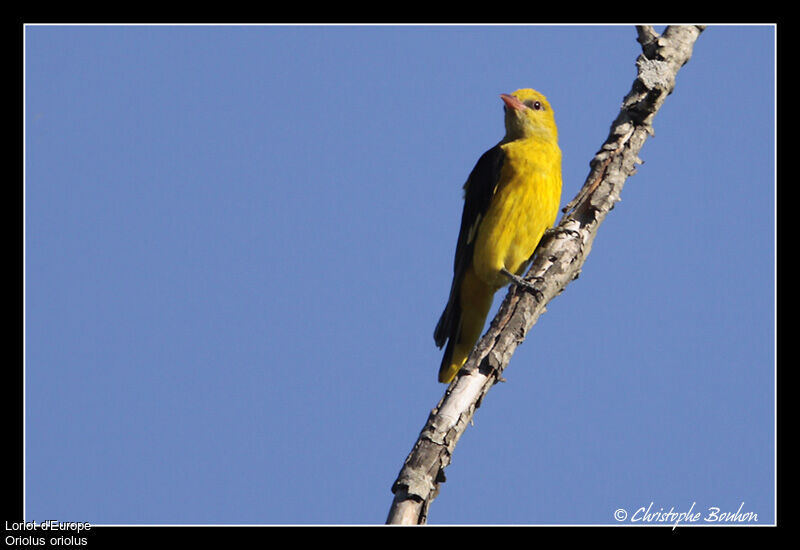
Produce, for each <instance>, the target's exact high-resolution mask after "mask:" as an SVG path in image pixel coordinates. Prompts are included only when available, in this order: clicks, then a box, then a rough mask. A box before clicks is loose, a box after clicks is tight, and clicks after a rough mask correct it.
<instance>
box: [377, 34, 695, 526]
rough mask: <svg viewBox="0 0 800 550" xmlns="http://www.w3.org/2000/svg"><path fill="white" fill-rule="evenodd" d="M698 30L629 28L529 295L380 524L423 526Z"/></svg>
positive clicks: (462, 375) (502, 320)
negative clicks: (605, 119) (596, 146)
mask: <svg viewBox="0 0 800 550" xmlns="http://www.w3.org/2000/svg"><path fill="white" fill-rule="evenodd" d="M703 29H704V26H699V25H691V26H670V27H667V28H666V29H665V30H664V33H663V34H662V35H661V36H659V35H658V34H657V33H656V32H655V30H654V29H653V28H652V27H647V26H640V27H637V33H638V37H637V40H638V41H639V43H640V44H641V45H642V52H643V53H642V55H640V56H639V57H638V59H637V60H636V66H637V68H638V75H637V77H636V80H635V81H634V82H633V86H632V87H631V90H630V92H628V94H627V95H626V96H625V99H624V100H623V104H622V108H621V110H620V112H619V115H618V116H617V118H616V120H615V121H614V123H613V124H612V125H611V130H610V132H609V135H608V138H607V139H606V142H605V143H604V144H603V146H602V147H601V148H600V151H599V152H598V153H597V154H596V155H595V156H594V158H593V159H592V160H591V162H590V171H589V175H588V176H587V178H586V182H585V183H584V185H583V187H582V188H581V190H580V191H579V192H578V194H577V196H576V197H575V198H574V199H573V200H572V201H570V203H569V204H567V206H566V207H565V208H564V210H563V211H564V216H563V217H562V218H561V221H560V222H559V224H558V225H557V226H556V228H555V229H553V230H551V231H548V232H547V233H546V234H545V237H544V238H543V239H542V242H541V243H539V247H538V248H537V250H536V254H535V256H534V259H533V262H532V264H531V268H530V270H529V271H528V275H527V276H526V280H527V281H529V282H530V283H532V284H533V286H534V288H535V290H533V291H530V290H526V289H523V288H520V287H518V286H517V285H511V288H510V290H509V292H508V295H507V296H506V298H505V300H504V301H503V304H502V305H501V306H500V310H499V311H498V313H497V315H496V316H495V318H494V320H493V321H492V323H491V326H490V327H489V330H488V331H487V332H486V334H484V336H483V337H482V338H481V340H480V341H479V342H478V344H477V345H476V347H475V349H474V350H473V351H472V354H471V355H470V357H469V359H468V360H467V362H466V363H465V365H464V367H463V368H462V369H461V371H460V372H459V373H458V375H457V376H456V378H455V379H454V380H453V382H452V383H451V384H450V386H449V387H448V388H447V391H446V392H445V395H444V397H443V398H442V399H441V401H439V403H438V404H437V405H436V407H435V408H434V409H433V411H431V414H430V416H429V417H428V421H427V422H426V424H425V427H424V428H423V429H422V431H421V432H420V435H419V438H418V439H417V442H416V444H415V445H414V448H413V449H412V451H411V453H410V454H409V455H408V457H407V458H406V461H405V464H404V465H403V468H402V469H401V471H400V474H399V475H398V477H397V479H396V480H395V482H394V484H393V486H392V492H393V493H394V500H393V501H392V506H391V509H390V511H389V517H388V518H387V521H386V523H390V524H414V523H416V524H423V523H426V521H427V515H428V507H429V506H430V503H431V502H432V501H433V499H434V498H436V495H437V494H438V492H439V485H440V483H442V482H444V481H445V476H444V469H445V468H446V467H447V466H448V465H449V464H450V457H451V456H452V453H453V450H454V449H455V446H456V443H457V442H458V440H459V438H460V437H461V435H462V434H463V433H464V431H465V430H466V428H467V425H468V424H469V423H470V421H471V419H472V416H473V415H474V413H475V410H476V409H477V408H478V407H479V406H480V404H481V402H482V400H483V398H484V396H485V395H486V393H487V392H488V391H489V390H490V389H491V387H492V386H493V385H494V384H495V383H497V382H498V381H500V380H502V379H501V375H502V372H503V369H504V368H505V367H506V365H507V364H508V362H509V360H510V359H511V355H512V354H513V353H514V350H516V348H517V346H518V345H519V344H520V343H521V342H522V341H523V340H524V339H525V335H526V334H527V333H528V331H529V330H530V329H531V328H532V327H533V325H534V324H535V323H536V321H537V319H538V318H539V316H540V315H541V314H542V313H544V311H545V306H546V305H547V304H548V303H549V302H550V300H552V299H553V298H554V297H555V296H557V295H558V294H560V293H561V291H562V290H563V289H564V288H565V287H566V286H567V285H568V284H569V283H570V282H571V281H572V280H573V279H576V278H577V277H578V275H579V274H580V271H581V267H582V266H583V263H584V261H585V260H586V256H587V255H588V254H589V251H590V250H591V247H592V242H593V241H594V238H595V235H596V233H597V229H598V227H599V226H600V224H601V223H602V222H603V220H604V219H605V217H606V215H607V214H608V213H609V212H610V211H611V209H612V208H613V207H614V204H615V203H616V202H617V201H619V196H620V193H621V191H622V187H623V185H624V184H625V181H626V180H627V178H628V176H631V175H633V174H634V173H635V172H636V165H637V164H641V160H640V159H639V157H638V153H639V151H640V150H641V148H642V145H643V144H644V142H645V140H646V139H647V136H649V135H652V125H651V123H652V120H653V117H654V116H655V114H656V113H657V112H658V110H659V109H660V108H661V105H662V104H663V103H664V100H665V99H666V97H667V96H668V95H669V94H670V93H672V90H673V88H674V87H675V76H676V74H677V72H678V70H679V69H680V68H681V67H682V66H683V65H684V64H685V63H686V62H687V61H688V60H689V59H690V58H691V55H692V48H693V47H694V43H695V41H696V40H697V38H698V36H699V35H700V33H701V32H702V31H703Z"/></svg>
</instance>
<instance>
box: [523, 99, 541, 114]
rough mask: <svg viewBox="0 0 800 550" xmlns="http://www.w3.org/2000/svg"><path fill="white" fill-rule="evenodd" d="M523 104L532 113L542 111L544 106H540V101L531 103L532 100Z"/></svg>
mask: <svg viewBox="0 0 800 550" xmlns="http://www.w3.org/2000/svg"><path fill="white" fill-rule="evenodd" d="M524 103H525V105H527V106H528V107H530V108H531V109H533V110H534V111H542V110H544V105H542V102H541V101H533V100H532V99H529V100H527V101H525V102H524Z"/></svg>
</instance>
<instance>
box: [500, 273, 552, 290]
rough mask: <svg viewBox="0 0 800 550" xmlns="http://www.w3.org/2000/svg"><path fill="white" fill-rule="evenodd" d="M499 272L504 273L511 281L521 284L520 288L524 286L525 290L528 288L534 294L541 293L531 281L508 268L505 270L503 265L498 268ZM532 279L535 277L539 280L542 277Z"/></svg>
mask: <svg viewBox="0 0 800 550" xmlns="http://www.w3.org/2000/svg"><path fill="white" fill-rule="evenodd" d="M500 273H502V274H503V275H505V276H506V277H508V278H509V279H511V282H513V283H514V284H515V285H517V286H521V287H522V288H524V289H526V290H530V291H531V292H534V293H536V294H541V293H542V291H541V290H539V289H538V288H536V287H535V286H534V285H533V283H531V282H530V281H526V280H525V279H523V278H522V277H520V276H519V275H514V274H513V273H511V272H510V271H509V270H507V269H506V268H505V267H504V268H502V269H501V270H500ZM533 279H536V280H538V281H540V280H542V277H533Z"/></svg>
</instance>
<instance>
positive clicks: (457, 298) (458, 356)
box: [434, 268, 494, 383]
mask: <svg viewBox="0 0 800 550" xmlns="http://www.w3.org/2000/svg"><path fill="white" fill-rule="evenodd" d="M493 296H494V289H493V288H492V287H490V286H489V285H487V284H486V283H484V282H483V281H482V280H480V279H479V278H478V277H477V275H476V274H475V272H474V271H473V270H472V268H470V269H468V270H467V271H466V273H464V278H463V279H462V280H461V284H460V285H459V288H453V289H452V290H451V292H450V300H449V301H448V303H447V306H446V307H445V310H444V312H443V313H442V317H441V318H440V319H439V323H438V324H437V325H436V330H435V331H434V339H435V341H436V344H437V345H438V346H439V347H441V346H442V345H444V342H445V341H447V347H446V348H445V351H444V356H443V357H442V364H441V366H440V367H439V382H443V383H449V382H450V381H452V380H453V378H454V377H455V375H456V373H457V372H458V371H459V370H460V369H461V367H462V366H463V365H464V363H465V362H466V360H467V358H468V357H469V354H470V353H471V352H472V348H473V347H475V343H476V342H477V341H478V338H479V337H480V335H481V332H483V325H484V324H485V323H486V316H487V315H488V314H489V308H490V307H491V305H492V297H493Z"/></svg>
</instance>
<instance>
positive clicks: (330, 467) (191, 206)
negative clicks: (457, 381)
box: [25, 26, 775, 524]
mask: <svg viewBox="0 0 800 550" xmlns="http://www.w3.org/2000/svg"><path fill="white" fill-rule="evenodd" d="M659 30H660V28H659ZM774 41H775V29H774V28H773V27H769V26H748V27H721V26H715V27H710V28H708V29H707V30H706V31H705V32H704V33H703V34H702V35H701V36H700V38H699V40H698V42H697V44H696V47H695V51H694V57H693V58H692V59H691V61H690V62H689V63H688V64H687V65H686V66H685V67H684V68H683V69H682V70H681V71H680V73H679V75H678V80H677V87H676V89H675V91H674V93H673V94H672V95H671V96H670V97H669V98H668V99H667V101H666V103H665V105H664V107H663V109H662V110H661V111H660V112H659V113H658V115H657V116H656V118H655V121H654V126H655V131H656V136H655V138H653V139H650V140H648V141H647V142H646V144H645V146H644V148H643V150H642V152H641V158H642V159H643V160H644V161H645V163H644V164H643V165H642V166H641V167H640V168H639V171H638V173H637V174H636V175H635V176H634V177H632V178H630V179H629V180H628V183H627V185H626V187H625V189H624V191H623V194H622V199H623V200H622V202H620V203H619V204H618V205H617V207H616V208H615V209H614V211H613V212H612V213H611V214H610V215H609V217H608V219H607V220H606V223H605V224H604V225H602V226H601V228H600V232H599V235H598V237H597V240H596V241H595V245H594V248H593V250H592V253H591V254H590V256H589V257H588V260H587V262H586V265H585V267H584V270H583V273H582V275H581V277H580V278H579V279H578V280H576V281H574V282H573V283H572V284H571V285H570V286H568V287H567V289H566V291H565V292H564V293H563V294H562V295H561V296H559V297H557V298H556V299H555V300H554V301H553V302H551V304H550V306H549V308H548V313H547V314H546V315H544V316H543V317H542V318H541V319H540V320H539V323H538V324H537V325H536V326H535V327H534V329H533V331H532V332H531V334H530V335H529V337H528V338H527V340H526V341H525V342H524V344H523V345H522V346H521V347H520V348H519V349H518V351H517V353H516V354H515V356H514V358H513V360H512V362H511V364H510V366H509V367H508V369H507V370H506V373H505V377H506V378H507V380H508V383H506V384H502V385H499V386H497V387H495V388H494V389H493V390H492V391H491V392H490V394H489V395H488V397H487V399H486V400H485V402H484V403H483V406H482V407H481V408H480V409H479V411H478V413H477V415H476V418H475V425H474V426H471V427H470V428H469V429H468V430H467V432H466V434H465V435H464V437H463V438H462V440H461V441H460V443H459V444H458V447H457V448H456V452H455V455H454V460H453V464H452V465H451V466H450V467H449V468H448V469H447V470H446V474H447V478H448V481H447V483H445V484H444V485H443V486H442V489H441V493H440V496H439V497H438V498H437V499H436V500H435V501H434V503H433V505H432V507H431V510H430V517H429V520H430V523H432V524H441V523H469V524H529V523H537V524H550V523H570V524H575V523H579V524H584V523H611V524H615V523H616V522H615V520H614V517H613V513H614V511H615V510H616V509H618V508H624V509H626V510H627V511H628V512H629V513H630V514H632V513H633V512H635V511H636V509H638V508H639V507H647V506H648V505H650V503H651V502H652V503H653V507H652V511H657V510H658V509H660V508H663V509H664V510H665V511H666V510H669V509H670V508H674V510H675V511H688V510H689V508H690V507H691V506H692V503H693V502H694V503H696V505H695V508H694V509H695V511H698V510H700V511H704V510H707V509H708V508H709V507H712V506H716V507H719V508H720V509H721V510H722V511H730V512H735V511H736V510H737V509H738V508H739V506H740V504H741V503H742V502H743V503H744V508H743V511H745V512H755V513H757V514H758V523H762V524H763V523H771V522H773V521H774V518H775V515H774V499H775V489H774V476H775V470H774V467H775V466H774V465H775V454H774V447H775V438H774V433H775V417H774V406H775V399H774V389H775V372H774V367H775V351H774V347H775V271H774V269H775V248H774V243H775V208H774V206H775V169H774V165H775V45H774V44H775V42H774ZM640 51H641V50H640V46H639V44H638V43H637V42H636V33H635V30H634V29H633V27H630V26H613V27H595V26H576V27H571V26H552V27H550V26H545V27H537V26H534V27H530V26H512V27H508V26H421V27H420V26H355V27H353V26H226V27H215V26H199V27H198V26H180V27H172V26H157V27H152V26H133V27H125V26H111V27H105V26H29V27H27V28H26V31H25V56H26V57H25V60H26V66H25V101H26V106H25V116H26V126H25V131H26V135H25V145H26V157H25V169H26V186H25V212H26V221H25V237H26V242H25V252H26V263H25V282H26V293H25V298H26V304H25V305H26V309H25V313H26V321H25V328H26V345H25V352H26V364H25V374H26V404H25V413H26V432H25V433H26V443H27V445H26V478H25V482H26V508H25V515H26V519H28V520H37V521H41V520H44V519H58V520H61V521H68V520H74V521H89V522H92V523H105V524H161V523H172V524H183V523H202V524H209V523H211V524H216V523H225V524H262V523H265V524H376V523H382V522H383V521H384V520H385V518H386V514H387V512H388V509H389V505H390V502H391V497H392V495H391V493H390V486H391V484H392V482H393V481H394V479H395V476H396V474H397V473H398V471H399V469H400V467H401V465H402V463H403V460H404V458H405V457H406V455H407V453H408V452H409V451H410V449H411V446H412V444H413V443H414V441H415V439H416V437H417V435H418V433H419V430H420V429H421V428H422V426H423V424H424V422H425V419H426V417H427V415H428V412H429V411H430V409H431V408H432V407H433V406H434V405H435V404H436V402H437V401H438V399H439V398H440V397H441V395H442V393H443V391H444V389H445V386H443V385H440V384H438V383H437V382H436V372H437V368H438V364H439V361H440V357H441V351H440V350H438V349H437V348H436V347H435V346H434V343H433V339H432V332H433V328H434V325H435V323H436V321H437V319H438V317H439V314H440V313H441V309H442V308H443V306H444V304H445V301H446V299H447V294H448V291H449V285H450V277H451V273H452V261H453V252H454V248H455V240H456V236H457V232H458V227H459V221H460V216H461V207H462V202H461V185H462V184H463V182H464V180H465V179H466V177H467V175H468V173H469V171H470V170H471V169H472V167H473V165H474V163H475V161H476V160H477V158H478V157H479V155H480V154H481V153H483V151H485V150H486V149H488V148H489V147H491V146H492V145H494V144H495V143H496V142H497V141H498V140H499V139H500V138H501V137H502V134H503V124H502V103H501V101H500V98H499V94H500V93H502V92H511V91H513V90H515V89H517V88H521V87H533V88H536V89H538V90H540V91H541V92H543V93H544V94H545V95H547V96H548V98H549V99H550V101H551V103H552V105H553V108H554V110H555V113H556V120H557V122H558V125H559V129H560V144H561V148H562V150H563V153H564V166H563V173H564V194H563V198H562V205H563V204H565V203H566V202H567V201H568V200H569V199H571V198H572V197H573V196H574V195H575V193H576V192H577V191H578V189H579V188H580V186H581V185H582V184H583V181H584V178H585V177H586V175H587V173H588V162H589V160H590V159H591V157H592V156H593V155H594V153H595V152H596V151H597V149H598V147H599V146H600V145H601V144H602V142H603V140H604V139H605V138H606V136H607V133H608V129H609V126H610V123H611V122H612V121H613V119H614V118H615V117H616V116H617V113H618V110H619V106H620V104H621V101H622V98H623V97H624V95H625V94H626V93H627V92H628V91H629V90H630V86H631V83H632V81H633V79H634V77H635V74H636V73H635V59H636V57H637V56H638V55H639V53H640ZM504 295H505V291H501V292H500V293H498V296H497V299H496V304H498V303H499V301H500V300H501V299H502V298H503V296H504Z"/></svg>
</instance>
